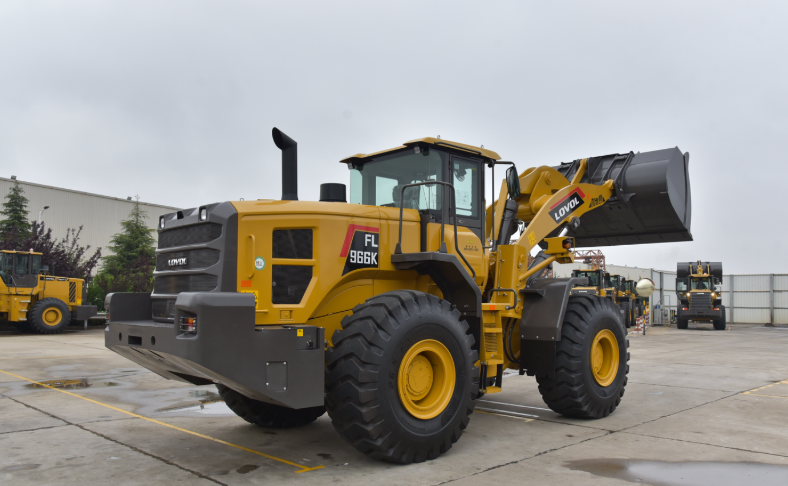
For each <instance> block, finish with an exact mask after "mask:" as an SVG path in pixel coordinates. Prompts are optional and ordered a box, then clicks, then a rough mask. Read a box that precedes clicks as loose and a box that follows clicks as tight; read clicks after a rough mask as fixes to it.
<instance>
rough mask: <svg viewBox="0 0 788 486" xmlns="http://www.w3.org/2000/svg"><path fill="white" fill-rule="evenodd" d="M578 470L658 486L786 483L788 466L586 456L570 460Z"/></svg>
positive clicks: (777, 485) (570, 465) (774, 485)
mask: <svg viewBox="0 0 788 486" xmlns="http://www.w3.org/2000/svg"><path fill="white" fill-rule="evenodd" d="M565 465H566V467H568V468H569V469H572V470H574V471H585V472H589V473H591V474H594V475H596V476H602V477H606V478H614V479H622V480H625V481H629V482H632V483H648V484H652V485H654V486H739V485H742V484H757V485H759V486H784V485H786V484H788V466H782V465H776V464H764V463H759V462H663V461H638V460H625V459H612V460H611V459H586V460H582V461H571V462H567V463H566V464H565Z"/></svg>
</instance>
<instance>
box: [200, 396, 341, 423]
mask: <svg viewBox="0 0 788 486" xmlns="http://www.w3.org/2000/svg"><path fill="white" fill-rule="evenodd" d="M216 388H218V389H219V396H221V397H222V400H224V403H226V404H227V406H228V407H230V410H232V411H233V412H235V414H236V415H238V416H239V417H241V418H242V419H244V420H246V421H247V422H249V423H250V424H255V425H258V426H260V427H264V428H268V429H289V428H292V427H301V426H302V425H306V424H311V423H312V422H314V421H315V420H317V419H318V418H319V417H320V416H321V415H323V414H324V413H326V408H325V407H310V408H300V409H295V408H288V407H282V406H281V405H274V404H273V403H265V402H261V401H259V400H255V399H253V398H249V397H247V396H245V395H241V394H240V393H238V392H237V391H235V390H233V389H232V388H227V387H226V386H224V385H216Z"/></svg>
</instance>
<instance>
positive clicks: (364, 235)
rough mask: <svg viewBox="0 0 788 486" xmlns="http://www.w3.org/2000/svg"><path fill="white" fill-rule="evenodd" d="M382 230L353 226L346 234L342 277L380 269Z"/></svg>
mask: <svg viewBox="0 0 788 486" xmlns="http://www.w3.org/2000/svg"><path fill="white" fill-rule="evenodd" d="M379 232H380V228H374V227H372V226H361V225H357V224H351V225H350V226H349V227H348V229H347V233H346V234H345V242H344V244H343V245H342V252H341V253H340V254H339V256H340V257H341V258H345V268H344V269H343V270H342V275H345V274H346V273H349V272H352V271H353V270H359V269H362V268H378V243H379V241H380V235H379Z"/></svg>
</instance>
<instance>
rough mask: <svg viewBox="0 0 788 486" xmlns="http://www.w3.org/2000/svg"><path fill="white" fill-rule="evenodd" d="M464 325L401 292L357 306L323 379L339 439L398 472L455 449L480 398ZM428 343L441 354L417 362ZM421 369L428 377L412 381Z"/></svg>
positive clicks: (427, 298) (433, 302) (446, 310)
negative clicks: (394, 465) (399, 466)
mask: <svg viewBox="0 0 788 486" xmlns="http://www.w3.org/2000/svg"><path fill="white" fill-rule="evenodd" d="M460 317H461V314H460V312H459V311H457V310H456V308H455V307H454V306H452V305H451V304H450V303H449V302H447V301H445V300H442V299H439V298H438V297H435V296H434V295H429V294H425V293H423V292H416V291H409V290H397V291H393V292H387V293H385V294H381V295H378V296H375V297H372V298H371V299H369V300H367V301H366V302H365V303H363V304H360V305H357V306H356V307H355V308H354V309H353V314H352V315H350V316H347V317H345V318H344V319H343V320H342V330H339V331H336V332H335V333H334V335H333V336H332V342H333V344H334V347H333V348H329V350H328V356H327V363H328V366H327V373H326V392H327V393H326V408H327V409H328V415H329V416H330V417H331V421H332V423H333V425H334V428H335V429H336V430H337V432H339V434H340V435H341V436H342V438H344V439H345V440H346V441H347V442H348V443H350V444H351V445H352V446H353V447H355V448H356V449H358V450H359V451H361V452H363V453H364V454H366V455H368V456H371V457H373V458H376V459H381V460H384V461H387V462H395V463H401V464H410V463H413V462H423V461H425V460H427V459H435V458H436V457H438V456H439V455H441V454H442V453H444V452H446V451H448V450H449V449H451V446H452V444H453V443H455V442H457V440H459V438H460V436H462V431H463V430H464V429H465V427H467V426H468V423H469V422H470V415H471V413H472V412H473V408H474V401H473V398H474V397H475V396H476V395H477V393H478V391H479V382H478V370H477V369H476V368H475V367H474V364H475V363H476V361H477V360H478V359H479V356H478V353H477V352H476V351H475V350H474V349H473V344H474V338H473V336H472V335H471V334H469V330H468V324H467V323H466V322H465V321H462V320H460ZM423 343H431V345H432V346H436V348H435V349H437V348H442V351H441V353H443V354H442V355H436V354H435V353H433V354H432V355H430V354H418V352H417V351H414V350H418V349H420V348H419V347H420V346H422V345H423ZM435 343H439V346H438V344H435ZM414 353H416V354H414ZM417 360H418V362H419V363H420V364H419V365H418V366H422V367H423V368H417V365H416V363H417ZM421 369H424V370H428V371H427V372H426V373H425V372H422V371H420V373H421V375H418V374H416V373H415V372H416V371H418V370H421ZM411 371H413V372H414V374H413V375H412V374H410V373H411ZM403 373H404V374H403ZM403 376H406V377H407V378H406V379H404V380H403V379H401V377H403ZM420 376H421V377H425V376H426V377H428V378H426V379H425V380H424V381H419V377H420ZM439 377H446V379H443V378H439ZM449 381H452V382H453V384H451V385H450V386H451V388H447V386H446V385H445V384H446V383H449ZM433 397H439V398H436V399H435V400H434V401H433V400H432V399H433ZM434 404H443V405H442V406H435V405H434ZM422 412H423V413H422ZM419 413H422V416H421V418H420V417H419V416H418V415H419Z"/></svg>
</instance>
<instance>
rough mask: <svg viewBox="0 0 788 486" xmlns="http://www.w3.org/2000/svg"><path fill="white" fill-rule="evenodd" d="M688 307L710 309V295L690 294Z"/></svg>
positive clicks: (706, 293) (705, 293)
mask: <svg viewBox="0 0 788 486" xmlns="http://www.w3.org/2000/svg"><path fill="white" fill-rule="evenodd" d="M690 307H691V308H692V309H711V293H709V292H692V293H690Z"/></svg>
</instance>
